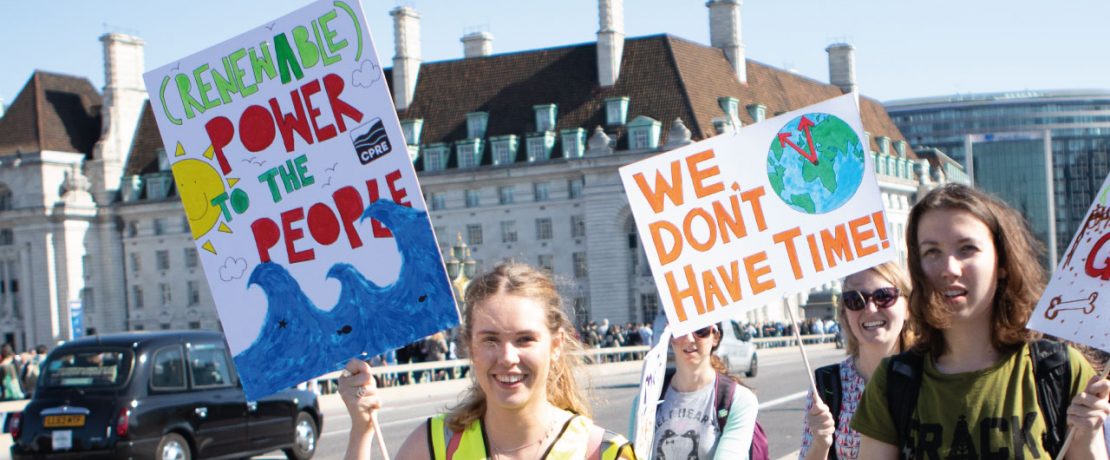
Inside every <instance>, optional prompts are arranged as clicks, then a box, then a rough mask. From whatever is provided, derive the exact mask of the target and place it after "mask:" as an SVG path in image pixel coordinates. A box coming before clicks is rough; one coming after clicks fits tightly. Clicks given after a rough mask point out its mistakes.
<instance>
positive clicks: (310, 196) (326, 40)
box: [144, 0, 458, 399]
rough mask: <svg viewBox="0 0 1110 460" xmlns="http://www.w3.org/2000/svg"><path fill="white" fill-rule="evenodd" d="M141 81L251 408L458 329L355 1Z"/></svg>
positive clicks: (267, 27)
mask: <svg viewBox="0 0 1110 460" xmlns="http://www.w3.org/2000/svg"><path fill="white" fill-rule="evenodd" d="M144 78H145V80H146V86H147V88H148V89H149V92H150V102H151V107H152V109H153V112H154V115H155V117H156V119H157V122H158V128H159V131H160V132H161V135H162V139H163V141H164V143H165V146H166V150H165V151H166V153H167V156H168V157H169V158H168V160H169V161H170V162H171V163H172V165H171V169H172V171H173V175H174V180H175V182H176V185H177V190H178V194H179V195H180V196H181V201H182V203H183V205H184V208H185V214H186V216H187V220H188V222H189V226H190V228H191V230H192V238H193V239H194V240H195V242H196V244H197V247H198V253H199V254H200V259H201V262H202V264H203V266H204V272H205V275H206V277H207V279H208V285H209V287H210V288H211V290H212V297H213V298H214V300H215V303H216V308H217V310H218V312H219V316H220V321H221V323H222V325H223V329H224V333H225V334H226V336H227V341H228V345H229V346H230V347H231V353H232V355H233V356H234V359H235V363H236V365H237V367H238V369H239V374H240V375H241V377H242V382H243V388H244V390H245V391H246V393H247V397H248V398H250V399H257V398H258V397H261V396H265V395H266V394H269V393H273V392H275V391H277V390H280V389H282V388H285V387H288V386H290V385H293V384H295V383H297V382H300V381H304V380H306V379H310V378H313V377H316V376H318V375H321V374H324V373H327V372H330V371H333V370H338V369H340V368H342V367H343V363H344V362H345V361H346V360H347V359H348V358H350V357H352V356H356V355H358V354H360V353H368V354H371V355H373V354H378V353H381V352H383V351H385V350H388V349H390V348H395V347H399V346H402V345H404V344H406V343H408V342H411V341H413V340H415V339H418V338H421V337H424V336H427V335H429V334H432V333H434V332H436V331H439V330H443V329H447V328H450V327H452V326H454V325H456V324H457V323H458V312H457V311H456V309H455V303H454V297H453V292H452V290H451V286H450V284H449V281H448V278H447V274H446V273H445V271H444V268H443V263H442V258H441V255H440V253H439V248H438V245H437V244H436V240H435V236H434V235H433V232H432V227H431V224H430V222H429V220H428V215H427V211H426V208H425V204H424V201H423V198H422V194H421V191H420V186H419V184H418V183H417V180H416V174H415V172H414V171H413V167H412V161H411V159H410V157H409V154H408V151H407V150H406V142H405V140H404V138H403V137H402V133H401V127H400V124H399V123H398V121H397V115H396V112H395V109H394V107H393V102H392V99H391V98H390V95H389V91H388V88H387V86H386V80H385V78H384V75H383V73H382V69H381V66H380V64H379V62H378V55H377V53H376V52H375V49H374V44H373V42H372V41H371V38H370V33H369V29H368V28H367V25H366V21H365V19H364V17H363V13H362V9H361V6H360V5H359V3H358V2H357V1H343V0H339V1H319V2H314V3H312V4H310V5H308V6H306V7H304V8H301V9H299V10H297V11H295V12H293V13H290V14H288V15H286V16H284V17H281V18H279V19H277V20H275V21H273V22H270V23H268V24H264V25H261V26H258V27H256V28H254V29H251V30H249V31H247V32H245V33H243V34H242V35H240V36H238V37H235V38H233V39H230V40H227V41H225V42H223V43H220V44H218V45H215V46H213V47H211V48H208V49H207V50H204V51H202V52H199V53H196V54H194V55H191V56H188V57H185V58H182V59H180V60H178V61H174V62H172V63H170V64H167V65H165V66H163V67H161V68H158V69H156V70H153V71H151V72H148V73H147V74H146V75H145V77H144Z"/></svg>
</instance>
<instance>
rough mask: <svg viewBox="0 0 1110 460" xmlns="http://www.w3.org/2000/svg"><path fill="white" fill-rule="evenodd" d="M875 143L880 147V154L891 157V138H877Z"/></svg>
mask: <svg viewBox="0 0 1110 460" xmlns="http://www.w3.org/2000/svg"><path fill="white" fill-rule="evenodd" d="M875 143H876V144H878V145H879V153H880V154H882V155H890V138H889V137H886V136H879V137H876V138H875Z"/></svg>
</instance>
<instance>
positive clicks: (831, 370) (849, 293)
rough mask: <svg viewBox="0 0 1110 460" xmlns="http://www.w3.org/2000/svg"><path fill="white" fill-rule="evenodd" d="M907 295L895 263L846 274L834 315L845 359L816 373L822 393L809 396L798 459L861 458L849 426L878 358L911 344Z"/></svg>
mask: <svg viewBox="0 0 1110 460" xmlns="http://www.w3.org/2000/svg"><path fill="white" fill-rule="evenodd" d="M909 294H910V279H909V276H908V275H906V272H905V270H903V269H902V267H900V266H898V264H896V263H894V262H887V263H885V264H882V265H879V266H877V267H873V268H869V269H867V270H864V271H862V272H859V273H856V274H853V275H851V276H848V277H847V278H844V292H843V293H842V294H841V295H840V311H839V314H838V317H839V318H840V320H841V321H842V322H843V323H844V336H845V337H846V338H847V340H846V341H847V348H848V358H847V359H845V360H844V361H842V362H840V363H839V364H832V365H829V366H825V367H822V368H819V369H817V371H816V372H815V374H816V382H817V390H818V394H819V395H820V396H821V397H820V398H814V397H813V395H812V394H810V395H809V401H808V405H807V413H806V416H805V423H804V425H803V427H802V448H801V450H800V452H799V455H798V458H799V459H808V460H818V459H824V458H830V459H840V460H855V459H857V458H860V456H859V443H860V436H859V433H858V432H856V431H855V430H853V429H852V428H851V427H850V426H849V424H850V423H851V421H852V416H853V415H855V413H856V407H857V406H858V405H859V400H860V397H861V396H862V395H863V388H864V386H865V385H867V381H868V380H870V379H871V375H872V374H873V373H874V372H875V368H876V367H878V366H879V361H881V360H882V359H883V358H884V357H887V356H890V355H892V354H895V353H899V352H902V351H905V350H907V349H909V347H910V345H912V344H913V339H914V336H913V332H912V328H911V327H910V322H909V321H907V319H906V317H907V315H909V312H908V307H907V302H906V297H908V296H909ZM833 411H835V413H834V412H833Z"/></svg>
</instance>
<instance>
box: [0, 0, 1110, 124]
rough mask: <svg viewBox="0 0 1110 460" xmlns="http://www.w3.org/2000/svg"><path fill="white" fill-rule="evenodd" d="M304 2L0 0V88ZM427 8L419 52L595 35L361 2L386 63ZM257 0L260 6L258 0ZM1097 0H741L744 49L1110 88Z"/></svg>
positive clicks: (694, 19) (761, 55) (917, 72)
mask: <svg viewBox="0 0 1110 460" xmlns="http://www.w3.org/2000/svg"><path fill="white" fill-rule="evenodd" d="M305 3H306V1H305V0H268V1H266V2H261V1H256V2H246V1H241V0H219V1H215V0H189V1H187V2H163V1H154V0H144V1H139V0H115V1H110V0H80V1H78V0H65V1H63V0H34V1H15V0H4V1H0V59H2V60H3V65H0V69H3V71H2V72H0V99H2V100H3V101H4V102H5V103H6V104H7V103H11V101H12V99H13V98H14V97H15V96H16V94H17V93H18V92H19V90H20V89H21V88H22V87H23V85H24V84H25V83H26V82H27V79H28V78H29V77H30V75H31V72H32V71H33V70H34V69H42V70H49V71H53V72H60V73H66V74H72V75H79V76H84V77H88V78H89V79H90V80H91V81H92V82H93V84H94V86H96V87H97V88H100V87H101V86H102V85H103V82H104V72H103V67H102V59H103V57H102V51H101V47H100V42H99V41H98V40H97V37H99V36H100V35H101V34H103V33H105V32H112V31H118V32H124V33H130V34H134V35H138V36H140V37H142V38H143V39H144V40H145V41H146V44H147V46H146V64H147V68H148V69H149V68H155V67H157V66H160V65H162V64H165V63H168V62H170V61H172V60H174V59H177V58H180V57H183V56H186V55H189V54H192V53H194V52H196V51H199V50H201V49H204V48H206V47H208V46H210V45H213V44H216V43H218V42H220V41H222V40H225V39H228V38H231V37H233V36H235V35H236V34H238V33H240V32H242V31H244V30H247V29H250V28H252V27H255V26H257V25H260V24H263V23H266V22H268V21H269V20H270V19H273V18H276V17H278V16H281V15H283V14H285V13H288V12H290V11H292V10H294V9H296V8H298V7H299V6H301V5H304V4H305ZM398 4H405V5H408V6H412V7H414V8H416V9H417V11H418V12H419V13H420V14H421V16H422V22H421V26H422V39H423V55H424V59H425V60H426V61H437V60H445V59H456V58H460V57H461V56H462V44H461V43H460V42H459V38H460V37H461V36H462V35H463V34H464V33H465V32H469V31H473V30H485V31H488V32H491V33H493V35H494V36H495V40H494V44H493V46H494V52H495V53H504V52H512V51H520V50H527V49H534V48H542V47H553V46H560V45H567V44H575V43H583V42H590V41H594V40H596V35H595V34H596V32H597V28H598V25H597V2H596V0H559V1H549V0H543V1H539V0H527V1H521V0H467V1H457V0H422V1H416V0H409V1H405V2H398V1H396V0H388V1H380V0H364V1H363V8H364V9H365V10H366V14H367V21H368V22H369V24H370V28H371V34H372V35H373V37H374V40H375V41H376V44H377V47H378V52H379V55H380V56H381V57H382V58H383V59H382V62H383V64H385V65H386V66H389V65H390V63H391V62H392V60H391V58H392V56H393V35H392V34H393V29H392V22H391V18H390V17H389V14H388V12H389V10H390V9H392V8H394V7H395V6H397V5H398ZM263 5H264V6H263ZM1105 18H1110V2H1106V1H1104V0H1057V1H1052V2H1050V1H1047V0H1008V1H1004V0H958V1H957V0H931V1H927V2H926V1H915V2H910V1H907V0H835V1H833V0H747V1H746V2H744V6H743V22H742V24H743V42H744V44H745V46H746V50H747V54H748V57H749V58H750V59H755V60H757V61H760V62H763V63H766V64H770V65H774V66H777V67H781V68H787V69H794V70H796V71H797V72H799V73H801V74H803V75H806V76H809V77H811V78H815V79H818V80H821V81H827V79H828V64H827V58H826V54H825V51H824V49H825V47H826V46H827V45H828V44H830V43H833V42H838V41H847V42H849V43H852V44H853V45H854V46H855V47H856V72H857V79H858V81H859V84H860V88H861V91H862V92H863V93H864V94H865V95H867V96H870V97H874V98H877V99H880V100H891V99H901V98H910V97H923V96H933V95H943V94H951V93H957V92H962V93H969V92H992V91H1013V90H1024V89H1074V88H1100V89H1106V88H1110V47H1107V46H1106V38H1105V35H1104V33H1103V32H1102V31H1104V30H1106V25H1105V21H1106V19H1105ZM625 28H626V33H627V35H628V36H629V37H636V36H644V35H655V34H661V33H667V34H672V35H676V36H679V37H683V38H686V39H689V40H693V41H696V42H700V43H708V41H709V32H708V13H707V10H706V8H705V1H704V0H626V2H625Z"/></svg>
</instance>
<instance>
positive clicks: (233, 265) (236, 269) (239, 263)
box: [220, 257, 247, 281]
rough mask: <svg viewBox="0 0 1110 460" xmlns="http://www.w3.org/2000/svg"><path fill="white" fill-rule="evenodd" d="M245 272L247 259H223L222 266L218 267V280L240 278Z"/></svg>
mask: <svg viewBox="0 0 1110 460" xmlns="http://www.w3.org/2000/svg"><path fill="white" fill-rule="evenodd" d="M246 271H247V259H239V258H235V257H228V258H227V259H224V265H223V266H222V267H220V280H222V281H231V280H235V279H239V278H242V277H243V273H245V272H246Z"/></svg>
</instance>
